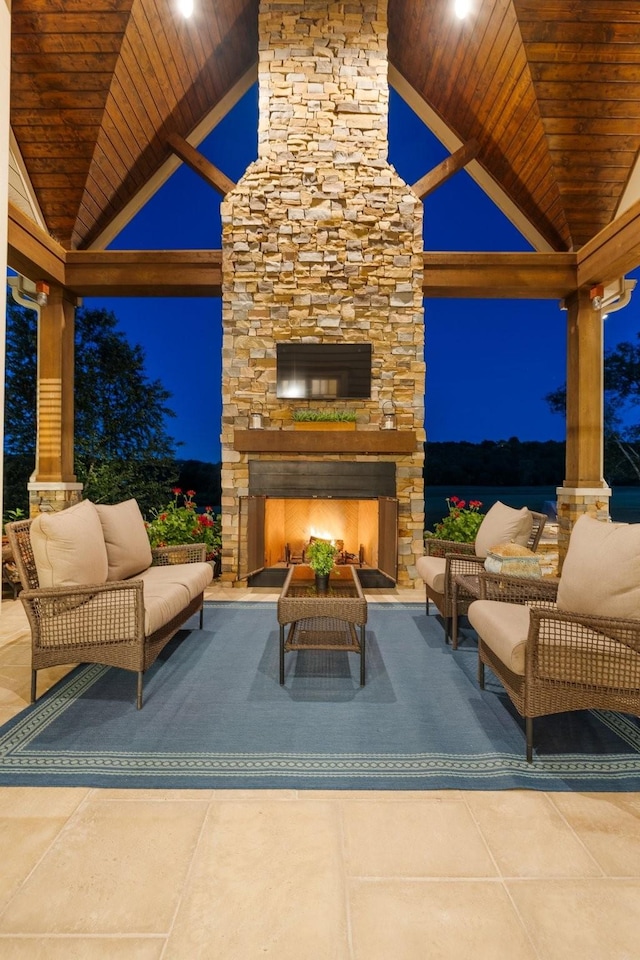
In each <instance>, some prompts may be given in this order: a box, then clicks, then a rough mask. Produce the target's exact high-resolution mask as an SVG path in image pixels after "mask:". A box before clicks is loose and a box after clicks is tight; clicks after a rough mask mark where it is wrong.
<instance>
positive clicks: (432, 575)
mask: <svg viewBox="0 0 640 960" xmlns="http://www.w3.org/2000/svg"><path fill="white" fill-rule="evenodd" d="M529 513H530V514H531V517H532V521H533V522H532V526H531V534H530V536H529V540H528V542H527V547H528V548H529V549H530V550H533V551H535V550H537V548H538V544H539V543H540V537H541V536H542V531H543V530H544V526H545V523H546V522H547V516H546V514H544V513H535V512H534V511H533V510H530V511H529ZM425 556H426V557H437V558H440V559H441V560H444V563H441V564H438V565H434V564H422V563H421V558H419V559H418V563H417V570H418V573H419V574H420V576H422V579H423V580H424V584H425V593H426V610H427V616H429V604H430V602H433V603H434V604H435V606H436V607H437V609H438V611H439V613H440V614H441V616H442V617H443V618H444V624H445V627H444V632H445V640H446V642H447V643H448V642H449V639H450V638H451V635H452V631H451V628H452V620H453V599H454V597H453V594H454V591H453V581H454V578H455V577H456V576H457V575H458V574H461V575H467V574H470V575H473V574H478V573H480V572H482V571H483V570H484V562H485V558H484V557H478V556H476V548H475V543H458V542H456V541H454V540H438V539H437V538H435V537H433V538H430V539H428V540H425ZM472 599H473V598H472V597H465V596H463V595H460V596H459V597H458V598H457V613H458V616H462V615H463V614H465V613H466V612H467V610H468V608H469V604H470V603H471V600H472Z"/></svg>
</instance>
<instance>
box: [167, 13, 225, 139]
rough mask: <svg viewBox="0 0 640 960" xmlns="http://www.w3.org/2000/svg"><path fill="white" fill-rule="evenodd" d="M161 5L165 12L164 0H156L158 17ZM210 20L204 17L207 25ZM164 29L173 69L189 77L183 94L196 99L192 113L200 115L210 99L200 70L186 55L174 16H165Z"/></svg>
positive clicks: (182, 75)
mask: <svg viewBox="0 0 640 960" xmlns="http://www.w3.org/2000/svg"><path fill="white" fill-rule="evenodd" d="M159 6H161V7H162V11H163V12H164V9H165V3H164V0H159V2H158V0H155V8H156V17H160V15H161V14H160V10H159ZM214 11H215V5H213V6H212V7H211V14H212V15H213V14H214ZM209 20H210V17H205V18H204V21H205V23H206V24H207V25H208V23H209ZM164 30H165V33H166V40H167V49H168V55H169V56H170V57H171V58H172V60H173V62H174V67H173V69H174V70H175V72H176V73H177V74H178V75H179V76H180V77H188V78H189V79H188V82H187V84H186V89H185V91H184V94H183V95H184V96H187V97H189V98H190V99H191V100H195V101H196V104H195V105H194V107H192V113H193V115H194V116H197V117H200V116H202V114H204V113H206V112H207V110H208V108H209V103H210V101H209V99H208V97H207V94H206V91H205V89H204V84H202V83H198V71H197V70H195V69H193V62H192V60H191V58H190V57H186V56H185V51H184V47H183V44H182V41H181V38H180V35H179V34H178V31H177V29H176V20H175V18H174V17H166V16H165V17H164ZM192 126H193V123H192V125H191V126H190V127H189V128H188V129H189V130H191V127H192Z"/></svg>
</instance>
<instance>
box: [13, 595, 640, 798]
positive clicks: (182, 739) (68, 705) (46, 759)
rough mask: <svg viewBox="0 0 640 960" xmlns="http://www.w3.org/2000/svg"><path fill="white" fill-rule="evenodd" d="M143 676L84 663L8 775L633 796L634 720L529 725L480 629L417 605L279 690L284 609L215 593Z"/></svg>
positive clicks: (60, 688)
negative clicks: (138, 684) (483, 651)
mask: <svg viewBox="0 0 640 960" xmlns="http://www.w3.org/2000/svg"><path fill="white" fill-rule="evenodd" d="M191 625H193V627H194V629H191V630H184V631H182V632H181V633H180V634H179V635H178V636H177V637H176V638H175V640H174V641H173V642H172V643H171V644H170V645H169V646H168V647H167V648H166V649H165V651H164V653H163V655H162V658H161V659H160V660H158V661H157V662H156V664H154V666H153V667H152V668H151V669H150V670H149V671H148V672H147V675H146V680H145V703H144V707H143V709H142V710H140V711H138V710H136V708H135V703H134V700H135V675H134V674H132V673H127V672H126V671H123V670H117V669H114V668H108V667H101V666H96V665H85V666H80V667H78V668H77V669H76V670H74V671H73V673H71V674H70V675H69V676H68V677H66V678H65V679H64V680H62V681H61V682H60V683H59V684H58V685H57V686H56V687H55V688H54V689H53V690H52V691H50V692H49V693H48V694H47V695H46V696H44V697H42V698H41V699H40V700H38V701H37V703H35V704H34V705H33V706H32V707H29V708H28V709H26V710H25V711H23V712H22V713H21V714H20V715H19V716H18V717H16V718H14V719H13V720H12V721H11V722H10V723H8V724H6V725H5V726H4V727H2V728H0V784H1V785H17V784H29V785H34V786H39V785H66V786H76V785H77V786H80V785H90V786H97V787H105V786H109V787H156V788H169V787H174V788H179V787H183V788H184V787H202V788H211V787H219V788H239V787H245V788H246V787H251V788H260V787H263V788H267V787H269V788H274V787H276V788H297V789H327V788H328V789H335V790H340V789H352V790H354V789H355V790H359V789H363V790H364V789H385V790H401V789H403V790H410V789H414V790H415V789H417V790H430V789H443V788H444V789H447V788H451V789H454V788H459V789H465V790H475V789H477V790H480V789H481V790H500V789H510V788H523V787H524V788H531V789H539V790H593V791H602V790H606V791H622V790H625V791H631V790H633V791H638V790H640V723H639V722H638V720H637V719H636V718H632V717H627V716H622V715H620V714H615V713H607V712H603V711H584V712H581V713H571V714H563V715H560V716H556V717H548V718H542V719H540V720H537V721H536V722H535V731H534V736H535V743H536V747H535V754H534V762H533V764H527V763H526V761H525V759H524V730H523V722H522V720H521V719H520V717H519V716H518V715H517V713H516V712H515V711H514V709H513V708H512V707H511V705H510V702H509V700H508V698H507V696H506V694H504V692H503V691H502V688H501V686H500V685H499V683H498V682H497V680H495V679H494V678H493V677H492V675H491V674H490V673H489V671H487V689H486V690H485V691H484V692H482V691H480V690H479V688H478V685H477V681H476V667H477V651H476V648H475V643H474V642H473V639H472V634H471V631H470V630H468V631H466V632H465V635H464V640H463V643H462V645H461V647H460V648H459V649H458V650H457V651H456V652H455V653H454V652H453V651H452V650H451V648H450V647H447V646H446V645H445V643H444V640H443V631H442V626H441V624H440V623H439V622H438V621H437V620H436V619H435V618H434V617H429V618H427V617H426V616H425V612H424V605H423V604H421V603H420V604H418V603H411V604H378V603H375V604H373V603H372V604H370V605H369V623H368V629H367V646H368V649H367V683H366V686H364V687H360V685H359V666H360V664H359V657H358V656H357V654H351V653H346V652H344V651H341V652H336V651H331V652H324V651H304V652H300V653H289V654H287V658H286V684H285V686H284V687H281V686H280V685H279V683H278V625H277V621H276V610H275V604H272V603H271V604H265V603H256V602H252V601H251V602H242V603H240V602H234V603H225V602H213V603H207V604H206V606H205V629H204V630H202V631H200V630H198V629H196V627H197V621H196V619H195V618H194V620H192V621H190V623H189V625H188V626H191Z"/></svg>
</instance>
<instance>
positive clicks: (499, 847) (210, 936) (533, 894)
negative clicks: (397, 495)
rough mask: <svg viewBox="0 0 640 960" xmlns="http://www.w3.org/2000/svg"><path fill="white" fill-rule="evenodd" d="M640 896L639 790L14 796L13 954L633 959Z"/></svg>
mask: <svg viewBox="0 0 640 960" xmlns="http://www.w3.org/2000/svg"><path fill="white" fill-rule="evenodd" d="M373 593H374V592H372V594H371V595H370V596H371V599H372V601H373V600H374V596H373ZM256 594H259V595H260V596H262V597H264V598H265V599H273V598H274V597H275V595H274V594H271V593H268V592H265V591H253V593H252V592H250V591H238V590H231V589H227V588H225V587H223V586H221V585H219V584H215V585H213V586H212V588H211V590H210V596H212V597H219V598H226V599H231V600H234V601H236V602H242V601H243V600H245V599H247V598H250V597H252V596H253V597H255V596H256ZM382 596H383V598H384V599H399V597H400V594H399V593H398V592H394V593H392V594H382ZM421 597H422V594H421V593H414V592H413V591H412V592H410V593H408V594H407V598H409V599H412V600H416V599H419V598H420V599H421ZM1 613H2V618H1V620H0V721H2V722H4V721H5V720H7V719H8V718H9V717H10V716H12V715H13V714H14V713H15V712H17V711H18V710H20V709H22V707H23V706H24V705H25V702H26V698H27V695H28V686H29V668H28V664H29V647H28V642H27V627H26V619H25V617H24V614H23V611H22V606H21V604H20V602H19V601H17V602H14V601H10V600H7V601H4V602H3V604H2V609H1ZM63 672H64V671H62V670H58V671H51V676H50V680H51V681H53V680H54V679H57V677H58V676H60V675H61V673H63ZM425 695H428V691H425ZM639 905H640V795H637V794H576V793H549V794H544V793H536V792H525V791H512V792H507V791H501V792H495V793H481V792H474V791H469V792H464V791H448V792H445V791H443V792H432V793H418V792H406V793H397V792H392V793H383V792H367V793H361V792H354V793H345V792H319V791H305V792H302V791H301V792H296V791H286V790H283V791H242V790H238V791H216V790H212V791H208V790H203V791H180V790H175V791H169V790H167V791H154V790H148V791H139V790H132V791H127V790H94V789H85V788H77V789H65V788H47V789H27V788H13V789H0V957H2V960H14V958H16V960H18V958H19V960H76V958H77V960H94V958H95V960H125V958H126V960H134V958H135V960H197V958H203V960H253V958H263V957H273V958H274V960H294V958H295V960H343V958H344V960H347V958H348V960H464V958H467V957H473V960H633V958H637V957H640V906H639Z"/></svg>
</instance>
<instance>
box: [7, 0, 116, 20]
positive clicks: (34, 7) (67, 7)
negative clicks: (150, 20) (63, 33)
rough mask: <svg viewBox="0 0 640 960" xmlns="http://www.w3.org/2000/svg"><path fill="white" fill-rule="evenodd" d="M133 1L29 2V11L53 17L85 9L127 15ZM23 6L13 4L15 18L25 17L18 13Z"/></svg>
mask: <svg viewBox="0 0 640 960" xmlns="http://www.w3.org/2000/svg"><path fill="white" fill-rule="evenodd" d="M132 3H133V0H29V4H28V6H29V11H30V12H32V13H38V12H39V11H42V12H43V13H45V14H46V13H48V14H51V15H53V14H54V13H76V14H78V13H80V14H82V13H85V12H86V10H87V9H91V10H92V11H93V12H94V13H102V12H104V13H112V12H117V11H120V12H123V13H128V12H129V10H130V9H131V5H132ZM23 7H24V4H22V3H21V4H18V2H16V0H14V3H13V10H14V15H15V16H25V14H24V13H20V12H19V11H20V10H21V9H23Z"/></svg>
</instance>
